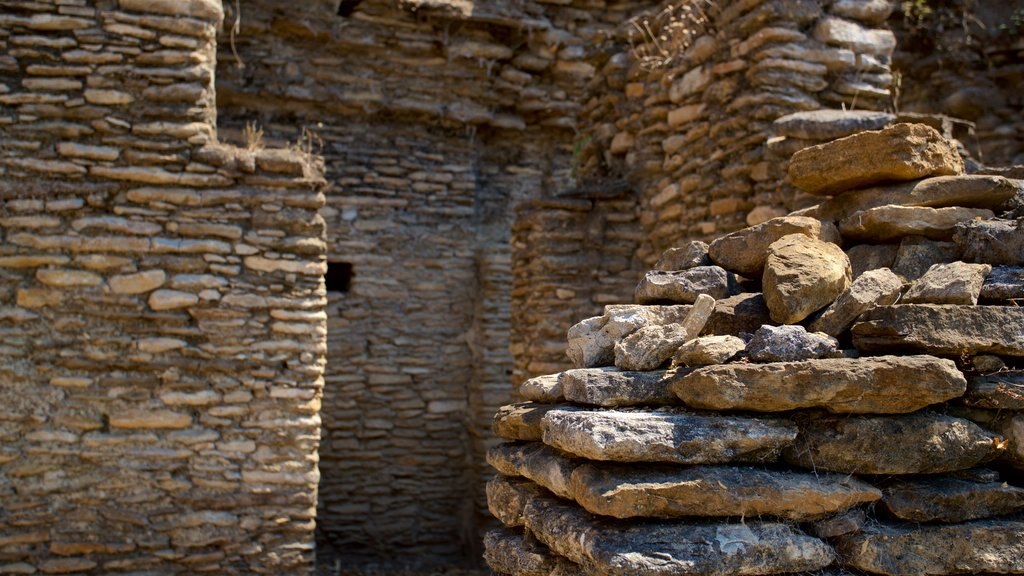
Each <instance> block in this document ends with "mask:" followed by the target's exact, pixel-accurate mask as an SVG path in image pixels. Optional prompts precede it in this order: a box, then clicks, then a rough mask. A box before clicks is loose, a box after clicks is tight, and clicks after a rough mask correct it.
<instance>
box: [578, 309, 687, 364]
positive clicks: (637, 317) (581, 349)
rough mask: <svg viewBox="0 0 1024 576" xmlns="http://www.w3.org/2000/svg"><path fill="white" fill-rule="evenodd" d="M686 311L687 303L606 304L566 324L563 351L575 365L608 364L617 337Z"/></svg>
mask: <svg viewBox="0 0 1024 576" xmlns="http://www.w3.org/2000/svg"><path fill="white" fill-rule="evenodd" d="M689 313H690V306H689V305H678V306H640V305H636V304H626V305H619V306H607V307H606V308H605V311H604V314H603V315H601V316H595V317H593V318H587V319H586V320H583V321H582V322H580V323H578V324H576V325H574V326H573V327H571V328H569V333H568V339H569V347H568V349H567V350H566V352H567V353H568V355H569V360H571V361H572V364H573V366H575V367H576V368H596V367H600V366H611V365H612V364H614V362H615V344H616V343H618V342H619V341H620V340H622V339H623V338H625V337H626V336H629V335H630V334H632V333H634V332H636V331H637V330H639V329H641V328H643V327H645V326H663V325H666V324H677V323H679V322H682V321H683V320H684V319H686V316H687V315H688V314H689Z"/></svg>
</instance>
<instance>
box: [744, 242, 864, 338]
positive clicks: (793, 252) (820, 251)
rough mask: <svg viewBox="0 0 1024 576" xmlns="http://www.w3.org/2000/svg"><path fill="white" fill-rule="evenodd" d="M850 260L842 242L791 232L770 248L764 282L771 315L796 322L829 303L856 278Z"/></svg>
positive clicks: (783, 322)
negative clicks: (840, 245)
mask: <svg viewBox="0 0 1024 576" xmlns="http://www.w3.org/2000/svg"><path fill="white" fill-rule="evenodd" d="M852 276H853V271H852V270H851V268H850V260H849V259H848V258H847V257H846V254H845V253H844V252H843V251H842V249H841V248H839V246H836V245H835V244H831V243H828V242H822V241H820V240H815V239H814V238H810V237H808V236H805V235H803V234H790V235H789V236H785V237H783V238H782V239H780V240H777V241H776V242H775V243H773V244H772V245H771V246H769V248H768V258H767V260H766V262H765V268H764V276H763V279H762V285H763V288H764V299H765V302H766V303H767V305H768V310H769V312H770V313H771V318H772V320H774V321H775V322H778V323H779V324H795V323H797V322H800V321H801V320H803V319H805V318H807V317H808V316H810V315H811V314H813V313H814V312H816V311H817V310H820V309H821V308H823V307H825V306H828V305H829V304H831V303H832V302H834V301H835V300H836V298H838V297H839V295H840V294H842V293H843V291H844V290H846V289H847V288H848V287H849V285H850V282H851V280H852Z"/></svg>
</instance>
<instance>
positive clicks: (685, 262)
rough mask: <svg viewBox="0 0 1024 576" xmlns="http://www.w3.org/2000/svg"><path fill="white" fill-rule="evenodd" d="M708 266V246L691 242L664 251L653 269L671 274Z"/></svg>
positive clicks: (698, 242)
mask: <svg viewBox="0 0 1024 576" xmlns="http://www.w3.org/2000/svg"><path fill="white" fill-rule="evenodd" d="M710 265H711V260H710V259H709V258H708V245H707V244H705V243H704V242H701V241H699V240H693V241H691V242H687V243H686V244H684V245H682V246H679V247H677V248H669V249H668V250H666V251H665V252H664V253H663V254H662V255H661V258H659V259H658V262H657V263H656V264H655V265H654V269H655V270H663V271H665V272H671V271H673V270H688V269H690V268H696V267H698V266H710Z"/></svg>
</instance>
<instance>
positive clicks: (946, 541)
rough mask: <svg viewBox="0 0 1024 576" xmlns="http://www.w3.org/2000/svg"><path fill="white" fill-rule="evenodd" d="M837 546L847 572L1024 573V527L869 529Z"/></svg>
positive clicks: (1010, 523)
mask: <svg viewBox="0 0 1024 576" xmlns="http://www.w3.org/2000/svg"><path fill="white" fill-rule="evenodd" d="M833 545H834V546H835V547H836V551H837V552H838V553H839V556H840V558H841V560H840V562H841V563H842V564H844V565H846V566H848V567H851V568H857V569H860V570H864V571H866V572H871V573H872V574H885V575H888V576H921V575H922V574H1020V573H1024V522H1021V521H1017V520H980V521H976V522H969V523H966V524H954V525H951V526H920V527H907V526H887V525H882V524H876V525H871V526H868V527H866V528H865V529H864V531H863V532H860V533H858V534H850V535H846V536H840V537H838V538H836V539H835V540H833Z"/></svg>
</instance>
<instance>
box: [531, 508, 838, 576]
mask: <svg viewBox="0 0 1024 576" xmlns="http://www.w3.org/2000/svg"><path fill="white" fill-rule="evenodd" d="M526 526H527V528H529V530H530V532H532V533H533V534H534V535H536V537H537V539H538V540H540V541H541V542H543V543H544V544H546V545H547V546H548V547H549V548H550V549H551V550H552V551H554V552H555V553H557V554H559V555H561V556H564V557H566V558H568V559H569V560H572V561H573V562H575V563H577V564H579V565H581V566H582V567H583V568H584V570H585V571H586V572H587V573H588V574H601V575H602V576H685V575H707V576H712V575H714V576H725V575H728V574H736V575H753V574H777V573H782V572H802V571H812V570H817V569H819V568H823V567H825V566H828V565H829V564H831V563H832V561H833V559H834V558H835V555H834V553H833V552H832V549H831V548H830V547H829V546H828V545H827V544H825V543H824V542H822V541H821V540H818V539H817V538H812V537H810V536H807V535H805V534H802V533H800V532H798V531H797V530H796V529H794V528H793V527H791V526H789V525H787V524H777V523H761V522H756V523H755V522H747V523H744V524H692V523H683V522H672V521H660V522H658V521H652V522H644V523H631V524H628V525H626V524H622V523H617V522H607V521H602V520H600V519H598V518H595V517H594V516H592V515H591V514H588V513H587V512H586V511H584V510H583V509H581V508H580V507H578V506H575V505H572V504H568V503H564V502H559V501H557V500H555V499H553V498H536V499H534V500H532V501H531V502H530V504H529V505H527V507H526Z"/></svg>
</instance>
